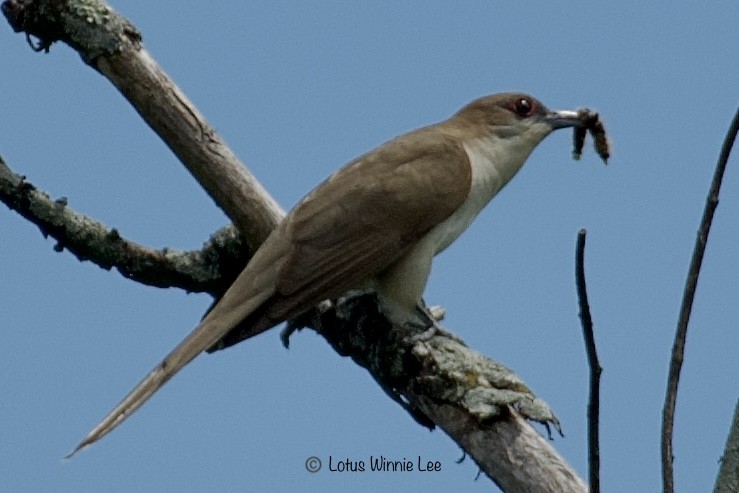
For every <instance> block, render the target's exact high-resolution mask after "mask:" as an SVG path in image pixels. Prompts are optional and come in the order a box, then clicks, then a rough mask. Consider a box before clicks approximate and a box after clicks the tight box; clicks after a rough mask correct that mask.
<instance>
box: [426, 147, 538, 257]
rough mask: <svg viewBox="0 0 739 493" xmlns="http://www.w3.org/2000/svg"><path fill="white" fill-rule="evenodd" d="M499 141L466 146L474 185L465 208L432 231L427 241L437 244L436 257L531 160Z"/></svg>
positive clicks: (525, 154) (461, 208)
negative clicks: (528, 160) (525, 162)
mask: <svg viewBox="0 0 739 493" xmlns="http://www.w3.org/2000/svg"><path fill="white" fill-rule="evenodd" d="M496 142H497V143H498V144H500V142H499V141H498V139H496V138H495V137H490V138H485V139H480V140H477V141H474V142H471V143H465V144H464V148H465V150H466V151H467V155H468V156H469V158H470V164H471V166H472V186H471V188H470V193H469V195H468V196H467V200H466V201H465V202H464V204H462V207H460V208H459V209H457V211H456V212H454V214H452V215H451V216H449V217H448V218H447V219H446V220H445V221H444V222H442V223H441V224H439V225H438V226H436V227H435V228H434V229H432V230H431V231H430V232H429V234H428V235H427V237H426V238H425V240H426V241H429V242H430V243H432V244H433V245H435V247H434V255H436V254H437V253H440V252H441V251H443V250H444V249H445V248H446V247H448V246H449V245H450V244H451V243H452V242H453V241H454V240H456V239H457V238H458V237H459V235H460V234H462V232H463V231H464V230H465V229H467V227H468V226H469V225H470V223H471V222H472V220H473V219H474V218H475V217H476V216H477V214H479V213H480V211H481V210H482V209H483V208H484V207H485V206H486V205H487V203H488V202H490V200H491V199H492V198H493V197H495V195H496V194H497V193H498V192H499V191H500V189H501V188H503V187H504V186H505V184H506V183H508V182H509V181H510V180H511V178H513V176H514V175H515V174H516V172H517V171H518V170H519V169H521V166H522V165H523V163H524V161H525V160H526V158H527V157H528V153H525V152H524V153H521V152H511V150H512V149H509V146H500V145H497V146H496ZM501 147H502V148H501ZM516 151H520V149H516Z"/></svg>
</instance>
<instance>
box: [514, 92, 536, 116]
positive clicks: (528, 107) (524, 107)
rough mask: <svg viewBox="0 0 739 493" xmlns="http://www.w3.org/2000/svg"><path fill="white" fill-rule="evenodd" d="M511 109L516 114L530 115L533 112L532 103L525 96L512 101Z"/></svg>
mask: <svg viewBox="0 0 739 493" xmlns="http://www.w3.org/2000/svg"><path fill="white" fill-rule="evenodd" d="M513 111H514V112H515V113H516V114H517V115H518V116H530V115H531V114H532V113H533V112H534V103H533V102H532V101H531V100H530V99H529V98H526V97H522V98H518V99H516V101H514V103H513Z"/></svg>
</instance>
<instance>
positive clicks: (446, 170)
mask: <svg viewBox="0 0 739 493" xmlns="http://www.w3.org/2000/svg"><path fill="white" fill-rule="evenodd" d="M470 183H471V173H470V166H469V160H468V157H467V153H466V152H465V150H464V149H463V148H462V147H461V146H460V145H459V144H458V141H457V140H456V139H452V138H450V137H449V136H447V135H445V134H443V133H441V132H439V131H438V129H436V128H434V127H431V128H425V129H421V130H419V131H416V132H414V133H411V134H407V135H406V136H405V137H404V138H403V139H395V140H393V141H390V142H388V143H386V144H384V145H383V146H381V147H379V148H377V149H375V150H374V151H372V152H370V153H368V154H366V155H365V156H362V157H360V158H358V159H356V160H355V161H353V162H351V163H349V164H348V165H347V166H346V167H344V168H342V169H341V170H340V171H338V172H337V173H336V174H335V175H333V176H332V177H330V178H329V179H328V180H326V181H325V182H324V183H322V184H321V185H320V186H319V187H317V188H316V189H315V191H314V192H312V193H311V194H310V195H308V196H307V197H306V198H305V199H304V200H303V201H301V202H300V203H299V204H298V205H297V206H296V207H295V209H294V210H293V211H292V212H291V213H290V215H289V216H288V217H287V218H286V223H285V226H286V227H285V235H286V239H287V240H288V241H290V242H291V244H292V250H291V253H290V255H289V257H288V258H287V259H286V261H285V263H284V264H283V266H282V267H281V269H280V270H279V272H278V276H277V282H276V285H275V287H276V296H275V297H274V298H273V299H272V300H271V301H270V302H269V306H268V307H266V309H267V310H266V314H267V316H269V318H271V319H272V320H284V319H285V318H289V317H291V316H295V315H297V314H299V313H302V312H303V311H305V310H307V309H308V308H310V307H312V306H313V305H315V304H316V303H318V302H319V301H321V300H323V299H326V298H332V297H336V296H339V295H340V294H341V293H343V292H344V291H346V290H347V289H351V288H353V287H357V285H358V284H359V283H361V282H362V281H363V280H364V279H366V278H368V277H369V276H371V275H374V274H376V273H378V272H380V271H382V270H383V269H384V268H386V267H388V266H389V265H390V264H392V263H393V262H394V261H395V260H397V259H398V258H400V257H401V256H402V255H404V254H405V253H406V252H407V251H408V249H410V248H411V247H412V246H413V245H414V244H415V243H416V242H417V241H418V240H419V239H420V238H422V237H423V236H424V235H425V234H426V233H427V232H428V231H429V230H431V229H432V228H433V227H434V226H436V225H437V224H439V223H440V222H442V221H443V220H444V219H446V218H447V217H449V216H450V215H451V214H452V213H453V212H454V211H455V210H457V209H458V208H459V207H460V206H461V205H462V203H463V202H464V201H465V199H466V198H467V194H468V193H469V189H470Z"/></svg>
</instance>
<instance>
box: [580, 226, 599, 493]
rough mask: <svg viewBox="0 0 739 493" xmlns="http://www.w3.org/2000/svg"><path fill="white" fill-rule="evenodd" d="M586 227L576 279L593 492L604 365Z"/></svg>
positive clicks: (596, 487)
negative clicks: (591, 298) (588, 272)
mask: <svg viewBox="0 0 739 493" xmlns="http://www.w3.org/2000/svg"><path fill="white" fill-rule="evenodd" d="M586 234H587V231H586V230H584V229H581V230H580V231H579V232H578V233H577V249H576V253H575V256H576V263H575V282H576V283H577V298H578V301H579V304H580V320H581V321H582V333H583V337H584V339H585V351H586V352H587V355H588V367H589V368H590V396H589V398H588V465H589V469H590V471H589V478H588V480H589V482H590V492H591V493H600V374H601V373H602V372H603V368H601V366H600V362H599V361H598V351H597V349H596V346H595V335H594V334H593V318H592V316H591V315H590V303H589V302H588V292H587V287H586V285H585V236H586Z"/></svg>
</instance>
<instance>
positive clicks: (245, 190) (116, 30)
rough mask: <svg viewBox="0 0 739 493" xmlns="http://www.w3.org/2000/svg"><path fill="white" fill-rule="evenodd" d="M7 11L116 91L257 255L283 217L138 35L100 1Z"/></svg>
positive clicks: (27, 2)
mask: <svg viewBox="0 0 739 493" xmlns="http://www.w3.org/2000/svg"><path fill="white" fill-rule="evenodd" d="M2 11H3V13H4V14H5V17H6V18H7V19H8V22H9V23H10V25H11V27H12V28H13V29H14V30H15V31H16V32H21V31H22V32H26V33H27V35H30V36H35V37H37V38H39V40H40V44H39V50H40V49H45V50H46V51H48V50H49V47H50V46H51V44H52V43H53V42H55V41H62V42H64V43H66V44H68V45H69V46H71V47H72V48H73V49H75V50H76V51H77V52H78V53H79V54H80V56H81V57H82V60H84V61H85V63H87V64H88V65H90V66H91V67H93V68H94V69H95V70H97V71H99V72H100V73H101V74H103V75H104V76H105V77H107V78H108V80H110V82H112V83H113V85H115V86H116V87H117V88H118V90H119V91H120V92H121V94H123V96H124V97H125V98H126V99H127V100H128V101H129V102H130V103H131V105H132V106H133V107H134V109H136V111H137V112H138V113H139V115H141V117H142V118H143V119H144V121H145V122H146V123H147V124H149V126H150V127H151V128H152V129H153V130H154V132H156V133H157V135H159V137H160V138H161V139H162V140H163V141H164V143H165V144H167V146H169V148H170V149H171V150H172V152H174V154H175V155H176V156H177V157H178V158H179V159H180V161H181V162H182V164H184V165H185V167H186V168H187V169H188V170H189V171H190V173H191V174H192V175H193V177H195V179H196V180H197V181H198V183H200V185H201V186H202V187H203V188H204V189H205V191H206V192H207V193H208V194H209V195H210V196H211V198H212V199H213V200H214V201H215V203H216V204H217V205H218V206H219V207H220V208H221V209H223V211H224V212H225V213H226V215H227V216H228V217H229V218H230V219H231V220H232V221H233V223H234V224H235V225H236V227H237V229H238V230H239V231H240V232H241V234H242V235H243V236H244V238H245V239H246V243H247V245H248V246H249V248H250V249H251V251H255V250H256V249H257V248H258V247H259V245H261V244H262V242H263V241H264V240H265V238H267V236H268V235H269V233H270V232H271V231H272V230H273V229H274V227H275V225H276V224H277V223H278V222H279V221H280V219H282V217H283V216H284V215H285V213H284V211H283V209H282V208H281V207H280V206H279V204H278V203H277V202H276V201H275V200H274V199H273V198H272V196H270V194H269V193H268V192H267V191H266V190H265V189H264V187H262V185H261V184H260V183H259V182H258V181H257V180H256V178H255V177H254V176H253V175H252V174H251V173H250V172H249V170H248V169H247V168H246V166H245V165H244V164H243V163H242V162H241V161H239V159H238V158H237V157H236V155H235V154H234V153H233V151H231V149H230V148H229V147H228V146H227V145H226V143H225V142H224V141H223V139H221V137H220V136H219V135H218V134H217V133H216V132H215V130H213V128H212V127H211V126H210V125H209V124H208V122H207V121H205V118H204V117H203V115H202V114H201V113H200V112H199V111H198V110H197V108H195V106H194V105H193V104H192V103H191V102H190V100H189V99H188V98H187V96H185V94H184V93H183V92H182V91H181V90H180V88H179V87H177V86H176V85H175V83H174V82H173V81H172V80H171V79H170V78H169V76H168V75H167V74H166V73H165V72H164V70H162V68H161V67H160V66H159V65H158V64H157V63H156V62H155V61H154V59H153V58H152V57H151V55H149V53H148V52H147V51H146V50H145V49H144V48H143V46H142V44H141V34H140V33H139V32H138V30H137V29H136V28H135V27H134V26H133V25H132V24H131V23H130V22H128V20H126V19H124V18H123V17H122V16H120V15H119V14H118V13H117V12H115V11H114V10H113V9H112V8H110V7H109V6H108V5H106V4H105V2H103V1H98V0H94V1H93V0H84V1H82V0H66V1H49V0H46V1H41V0H39V1H33V0H7V1H5V2H3V4H2Z"/></svg>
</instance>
